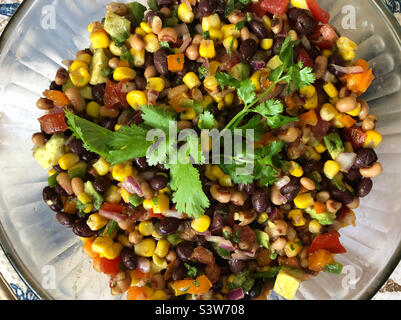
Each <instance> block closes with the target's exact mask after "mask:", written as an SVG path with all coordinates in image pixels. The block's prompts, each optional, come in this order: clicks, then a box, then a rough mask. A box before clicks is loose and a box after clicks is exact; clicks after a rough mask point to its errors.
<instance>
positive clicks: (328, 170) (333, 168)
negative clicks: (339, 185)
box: [323, 160, 341, 180]
mask: <svg viewBox="0 0 401 320" xmlns="http://www.w3.org/2000/svg"><path fill="white" fill-rule="evenodd" d="M340 169H341V166H340V165H339V164H338V163H337V162H335V161H333V160H328V161H326V162H325V164H324V167H323V172H324V175H325V176H326V177H327V178H328V179H330V180H331V179H333V178H334V177H335V176H336V174H337V173H339V172H340Z"/></svg>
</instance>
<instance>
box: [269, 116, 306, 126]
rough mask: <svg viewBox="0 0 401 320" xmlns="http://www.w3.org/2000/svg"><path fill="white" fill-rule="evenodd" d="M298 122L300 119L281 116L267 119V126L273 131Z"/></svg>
mask: <svg viewBox="0 0 401 320" xmlns="http://www.w3.org/2000/svg"><path fill="white" fill-rule="evenodd" d="M298 120H299V119H298V118H294V117H288V116H283V115H280V114H277V115H275V116H272V117H267V118H266V122H267V125H268V126H269V127H270V128H271V129H276V128H280V127H282V126H284V125H286V124H287V123H291V122H296V121H298Z"/></svg>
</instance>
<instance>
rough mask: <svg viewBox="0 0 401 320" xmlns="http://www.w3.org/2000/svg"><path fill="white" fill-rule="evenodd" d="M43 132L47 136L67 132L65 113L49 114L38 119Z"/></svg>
mask: <svg viewBox="0 0 401 320" xmlns="http://www.w3.org/2000/svg"><path fill="white" fill-rule="evenodd" d="M38 120H39V122H40V126H41V128H42V130H43V131H44V132H45V133H47V134H53V133H57V132H64V131H67V129H68V126H67V123H66V122H65V116H64V113H56V114H48V115H45V116H43V117H41V118H39V119H38Z"/></svg>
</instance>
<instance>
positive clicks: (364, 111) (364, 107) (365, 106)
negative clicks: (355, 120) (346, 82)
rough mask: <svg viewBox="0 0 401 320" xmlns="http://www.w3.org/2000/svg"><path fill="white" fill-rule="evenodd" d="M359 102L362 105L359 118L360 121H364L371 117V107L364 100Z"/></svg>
mask: <svg viewBox="0 0 401 320" xmlns="http://www.w3.org/2000/svg"><path fill="white" fill-rule="evenodd" d="M358 102H359V104H360V105H361V111H359V114H358V117H359V120H361V121H363V120H365V119H366V118H367V116H368V115H369V105H368V103H367V102H366V100H363V99H360V100H358Z"/></svg>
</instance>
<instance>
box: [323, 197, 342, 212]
mask: <svg viewBox="0 0 401 320" xmlns="http://www.w3.org/2000/svg"><path fill="white" fill-rule="evenodd" d="M326 207H327V210H328V211H329V212H331V213H337V211H338V210H340V209H341V207H342V203H341V202H338V201H335V200H332V199H329V200H327V201H326Z"/></svg>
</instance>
